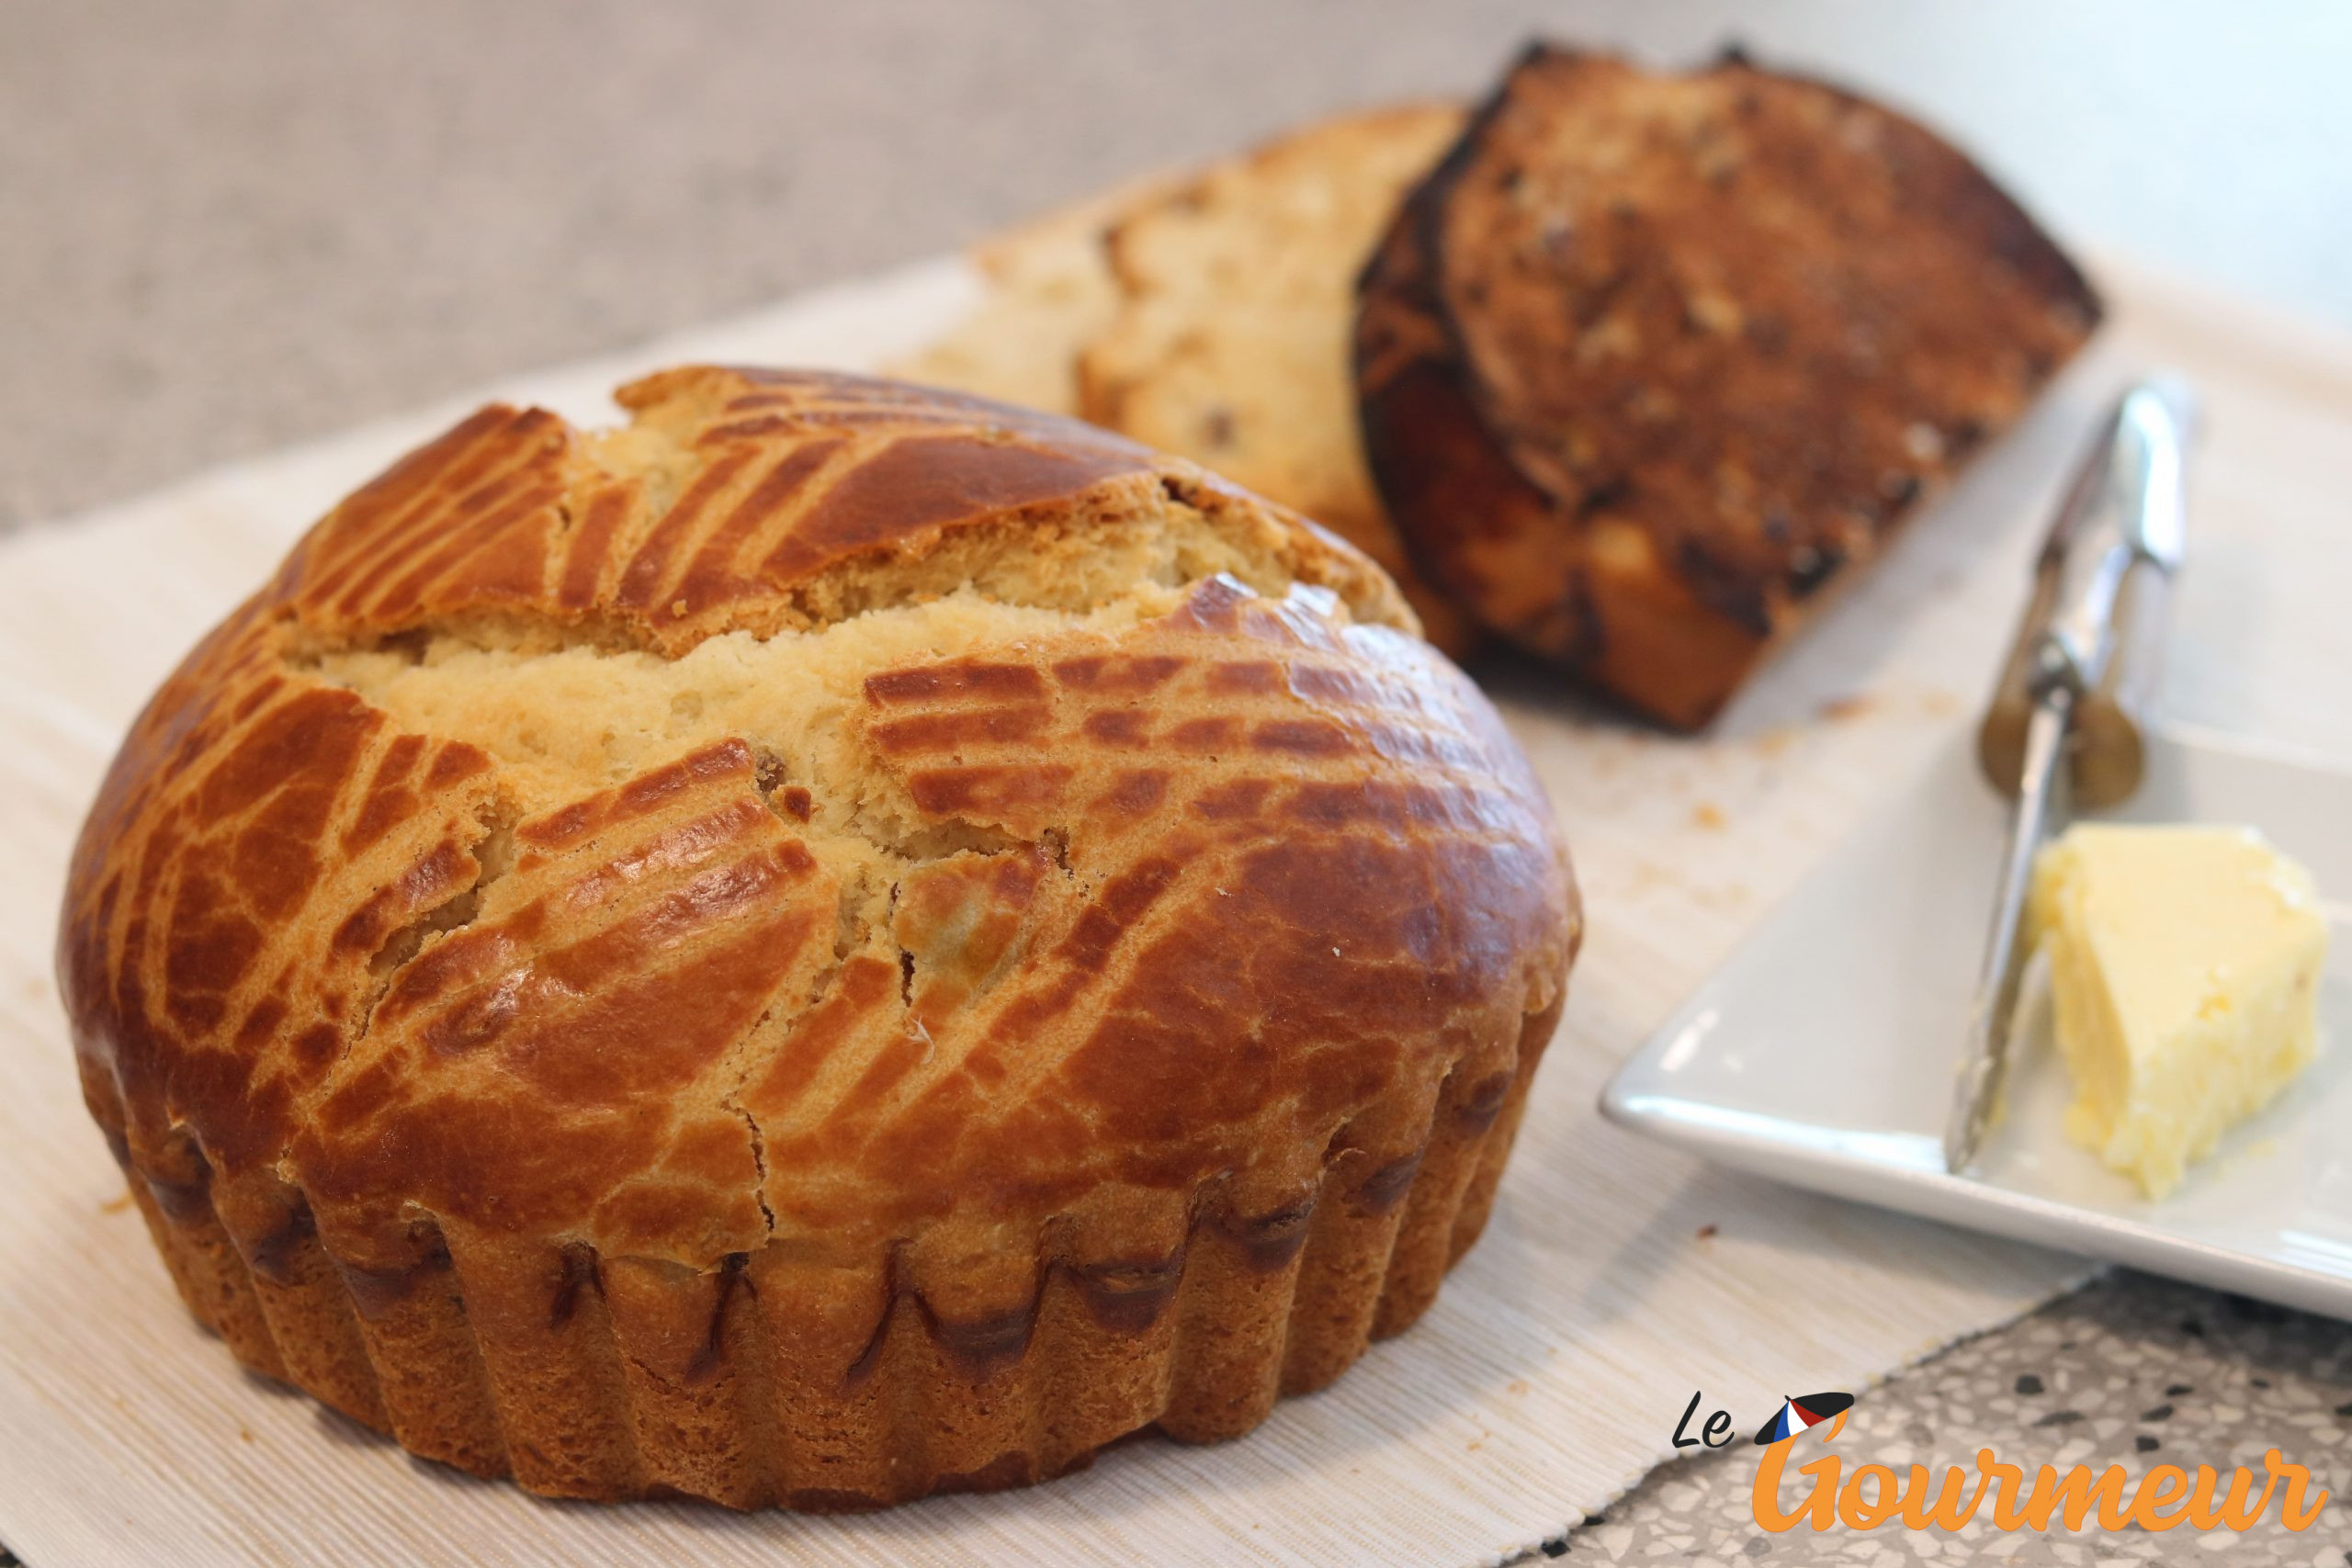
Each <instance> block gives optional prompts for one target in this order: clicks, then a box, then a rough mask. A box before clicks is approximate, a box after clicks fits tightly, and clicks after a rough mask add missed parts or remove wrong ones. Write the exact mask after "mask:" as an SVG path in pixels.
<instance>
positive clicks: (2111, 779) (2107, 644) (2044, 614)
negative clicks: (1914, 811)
mask: <svg viewBox="0 0 2352 1568" xmlns="http://www.w3.org/2000/svg"><path fill="white" fill-rule="evenodd" d="M2195 408H2196V404H2195V398H2194V394H2193V393H2192V392H2190V390H2189V389H2188V387H2187V385H2186V384H2185V383H2182V382H2180V381H2178V380H2176V379H2173V378H2148V379H2145V380H2143V381H2140V382H2137V383H2135V384H2134V385H2133V386H2131V388H2130V389H2127V390H2126V391H2125V392H2124V394H2123V396H2122V398H2121V399H2120V400H2118V402H2117V404H2116V408H2115V412H2114V413H2113V415H2112V416H2111V417H2110V418H2109V420H2108V422H2107V423H2106V424H2105V425H2104V426H2103V427H2102V428H2103V434H2102V436H2101V438H2100V439H2099V440H2098V442H2097V443H2095V444H2094V446H2092V448H2091V450H2090V452H2089V453H2088V455H2087V456H2086V458H2085V461H2084V464H2083V467H2082V468H2081V469H2080V471H2079V472H2078V473H2077V474H2076V475H2075V482H2074V484H2073V485H2072V487H2071V488H2070V489H2069V490H2068V492H2067V496H2066V500H2065V502H2064V504H2063V505H2062V506H2061V507H2060V509H2059V513H2058V517H2057V520H2056V522H2055V523H2054V524H2053V525H2052V527H2051V530H2050V536H2049V538H2048V540H2047V541H2046V542H2045V543H2044V544H2043V546H2042V550H2041V558H2040V560H2039V561H2038V562H2037V563H2036V565H2035V569H2034V580H2033V592H2032V596H2031V598H2030V600H2029V602H2028V604H2027V606H2026V613H2025V615H2024V618H2023V619H2022V620H2021V621H2020V622H2019V623H2018V635H2017V639H2016V641H2015V642H2014V643H2013V644H2012V645H2011V646H2010V649H2009V654H2008V658H2007V661H2006V662H2005V663H2004V664H2003V666H2002V669H2001V675H2000V679H1999V681H1998V682H1996V685H1995V687H1994V691H1993V701H1992V705H1991V706H1990V707H1989V708H1988V709H1987V710H1986V712H1985V721H1984V723H1983V725H1982V726H1981V727H1979V728H1978V730H1977V761H1978V762H1979V764H1980V765H1981V766H1982V767H1983V769H1984V771H1985V777H1986V778H1988V779H1990V780H1991V781H1992V783H1993V784H1994V786H1995V787H1996V788H1997V789H1999V790H2000V791H2001V792H2002V793H2003V794H2005V795H2016V794H2017V793H2018V778H2019V776H2020V774H2021V773H2022V771H2023V768H2024V763H2025V735H2026V724H2027V721H2028V720H2029V719H2030V717H2031V716H2032V713H2033V707H2034V704H2035V700H2036V698H2037V696H2038V695H2039V694H2040V693H2041V690H2042V689H2043V687H2044V685H2045V684H2046V683H2047V682H2050V681H2052V680H2053V679H2057V680H2064V681H2067V682H2069V683H2071V684H2073V685H2075V687H2076V691H2075V716H2074V724H2073V728H2072V734H2071V735H2070V737H2069V740H2068V748H2067V772H2068V774H2069V778H2070V783H2071V785H2072V792H2071V793H2072V795H2073V797H2074V800H2075V804H2076V805H2077V806H2078V807H2090V808H2097V807H2104V806H2112V805H2114V804H2116V803H2117V802H2119V801H2120V800H2123V799H2125V798H2127V797H2128V796H2130V795H2131V794H2132V793H2133V792H2134V791H2135V790H2137V789H2138V788H2139V787H2140V780H2141V777H2142V775H2143V773H2144V772H2145V771H2146V765H2147V746H2146V728H2145V726H2146V716H2147V713H2148V707H2149V702H2150V699H2151V698H2152V697H2153V696H2154V693H2155V688H2156V683H2157V680H2158V677H2159V675H2160V674H2161V672H2162V664H2163V659H2162V654H2163V644H2164V640H2165V635H2164V634H2165V619H2166V616H2165V612H2166V609H2167V607H2168V606H2167V601H2168V600H2169V598H2170V595H2171V587H2172V574H2173V572H2174V570H2176V569H2177V567H2178V566H2179V563H2180V557H2181V549H2182V545H2183V542H2184V535H2185V526H2184V515H2185V513H2184V500H2185V496H2184V468H2185V467H2186V458H2187V455H2188V441H2189V435H2190V430H2191V427H2192V425H2193V423H2194V421H2195Z"/></svg>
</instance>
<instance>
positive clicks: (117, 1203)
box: [98, 1192, 130, 1214]
mask: <svg viewBox="0 0 2352 1568" xmlns="http://www.w3.org/2000/svg"><path fill="white" fill-rule="evenodd" d="M128 1208H130V1193H128V1192H118V1193H116V1194H115V1195H114V1196H113V1197H111V1198H109V1199H107V1201H105V1202H103V1203H101V1204H99V1205H98V1213H101V1214H119V1213H122V1212H123V1211H124V1210H125V1209H128Z"/></svg>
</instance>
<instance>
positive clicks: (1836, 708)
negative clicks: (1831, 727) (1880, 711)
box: [1821, 692, 1877, 724]
mask: <svg viewBox="0 0 2352 1568" xmlns="http://www.w3.org/2000/svg"><path fill="white" fill-rule="evenodd" d="M1876 705H1877V701H1876V699H1874V698H1873V697H1871V694H1869V693H1868V692H1849V693H1848V694H1846V695H1844V696H1842V697H1832V698H1831V699H1830V700H1829V701H1827V702H1826V703H1824V704H1822V705H1821V716H1822V717H1823V718H1824V719H1826V720H1827V721H1828V722H1829V723H1831V724H1843V723H1845V722H1846V721H1847V720H1848V719H1849V718H1860V717H1861V716H1862V715H1864V714H1866V713H1868V712H1870V711H1871V708H1873V707H1875V706H1876Z"/></svg>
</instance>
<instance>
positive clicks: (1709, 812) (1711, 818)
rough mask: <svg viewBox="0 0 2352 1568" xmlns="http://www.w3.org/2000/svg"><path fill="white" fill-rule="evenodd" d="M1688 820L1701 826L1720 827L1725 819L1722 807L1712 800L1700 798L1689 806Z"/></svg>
mask: <svg viewBox="0 0 2352 1568" xmlns="http://www.w3.org/2000/svg"><path fill="white" fill-rule="evenodd" d="M1724 821H1725V818H1724V808H1723V807H1720V806H1717V805H1716V804H1715V803H1714V802H1713V801H1712V800H1702V801H1701V802H1700V803H1699V804H1698V805H1696V806H1694V807H1691V822H1692V823H1693V824H1695V825H1696V826H1698V827H1701V828H1708V829H1720V828H1721V827H1723V825H1724Z"/></svg>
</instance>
